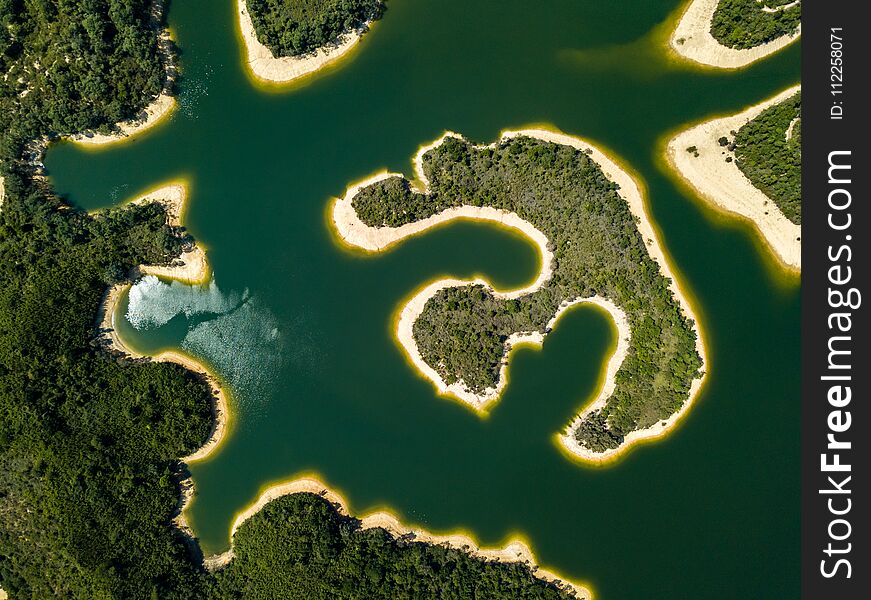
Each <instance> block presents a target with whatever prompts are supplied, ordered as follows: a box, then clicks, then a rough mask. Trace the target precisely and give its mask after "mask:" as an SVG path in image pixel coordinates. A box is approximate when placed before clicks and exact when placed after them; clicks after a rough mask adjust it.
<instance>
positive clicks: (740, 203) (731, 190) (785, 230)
mask: <svg viewBox="0 0 871 600" xmlns="http://www.w3.org/2000/svg"><path fill="white" fill-rule="evenodd" d="M800 90H801V86H798V85H797V86H794V87H791V88H789V89H787V90H784V91H783V92H781V93H779V94H777V95H776V96H774V97H773V98H769V99H768V100H765V101H764V102H760V103H759V104H756V105H755V106H751V107H750V108H747V109H746V110H744V111H742V112H740V113H738V114H736V115H732V116H728V117H722V118H719V119H712V120H710V121H705V122H703V123H699V124H698V125H695V126H694V127H691V128H689V129H687V130H686V131H683V132H681V133H679V134H678V135H676V136H675V137H674V138H672V139H671V140H670V141H669V142H668V148H667V150H666V155H667V158H668V161H669V163H670V164H671V165H672V167H673V168H674V170H675V171H676V172H677V173H678V174H679V175H680V176H681V178H683V179H684V180H685V181H686V182H687V183H688V184H689V185H690V186H691V187H692V188H693V189H694V190H695V191H696V192H697V193H698V194H699V195H700V196H701V197H702V198H704V199H705V200H707V201H709V202H710V203H711V204H713V205H714V206H715V207H717V208H719V209H720V210H723V211H726V212H729V213H734V214H738V215H740V216H742V217H744V218H746V219H749V220H750V221H751V222H752V223H753V224H754V225H755V226H756V228H757V230H759V232H760V233H761V234H762V237H763V239H764V240H765V242H766V243H767V244H768V245H769V246H770V247H771V249H772V250H774V253H775V254H776V255H777V257H778V258H779V259H780V261H781V262H782V263H784V264H785V265H786V266H787V267H790V268H792V269H796V270H799V271H800V270H801V226H800V225H796V224H795V223H793V222H792V221H790V220H789V219H787V218H786V217H785V216H784V215H783V213H782V212H781V211H780V209H779V208H778V207H777V205H776V204H775V203H774V201H773V200H771V199H770V198H769V197H768V196H766V195H765V194H764V193H762V192H761V191H760V190H759V189H757V188H756V187H755V186H754V185H753V184H752V183H751V182H750V180H749V179H747V176H746V175H744V173H743V172H741V169H739V168H738V166H737V165H736V164H735V161H732V162H728V163H727V162H726V160H725V156H724V155H723V148H722V147H721V146H720V144H719V143H718V142H717V140H718V139H719V138H721V137H724V136H725V137H727V138H729V139H731V138H732V137H733V136H732V134H731V133H730V132H731V131H738V130H739V129H740V128H741V127H742V126H744V125H745V124H746V123H747V122H748V121H750V120H752V119H754V118H755V117H756V116H758V115H759V113H761V112H762V111H764V110H765V109H766V108H768V107H770V106H773V105H775V104H777V103H778V102H782V101H784V100H786V99H787V98H789V97H790V96H792V95H794V94H795V93H796V92H798V91H800ZM692 146H695V147H696V148H697V152H698V154H699V155H698V157H696V156H694V155H693V154H691V153H690V152H687V150H686V149H687V148H689V147H692Z"/></svg>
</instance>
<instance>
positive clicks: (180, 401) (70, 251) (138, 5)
mask: <svg viewBox="0 0 871 600" xmlns="http://www.w3.org/2000/svg"><path fill="white" fill-rule="evenodd" d="M161 28H162V25H161V21H160V14H159V12H155V11H154V10H153V9H152V5H151V3H150V2H149V1H148V0H26V1H21V0H0V67H2V69H3V71H4V73H8V74H9V75H7V77H5V78H4V79H0V175H2V177H3V178H4V182H3V183H4V184H5V198H4V201H3V205H2V208H0V587H2V588H3V589H5V590H6V591H7V592H9V594H10V596H11V597H12V598H83V599H88V600H90V599H93V598H162V599H163V598H179V599H182V600H189V599H191V598H208V597H215V598H221V597H224V598H239V597H243V596H244V597H266V596H268V597H304V596H300V595H297V593H302V592H301V590H306V589H312V590H315V591H316V592H317V593H320V594H321V595H320V596H318V595H314V596H313V597H315V598H317V597H321V598H323V597H326V596H325V595H324V594H325V593H326V592H325V591H324V590H330V589H364V590H371V591H372V594H375V595H369V596H359V597H377V594H378V593H379V592H378V590H379V589H380V588H379V587H378V586H377V584H375V583H373V581H374V580H372V579H371V578H370V579H367V580H365V581H364V580H362V579H361V575H360V572H359V564H358V563H356V562H353V561H351V560H350V559H354V560H357V558H358V557H359V556H362V555H364V554H363V553H368V554H365V556H367V557H368V558H367V560H369V561H370V563H371V566H367V570H366V573H367V576H369V575H371V576H374V575H376V574H378V573H381V574H385V575H386V574H389V573H397V574H398V575H397V577H400V578H402V580H401V581H399V582H397V583H396V584H395V586H394V587H392V588H385V589H395V590H398V589H407V590H418V589H430V590H432V589H437V590H439V593H440V590H441V589H444V590H446V593H448V592H450V593H454V594H456V593H457V592H456V590H458V589H459V590H463V589H466V588H469V589H471V588H476V589H480V590H483V591H487V592H489V593H490V595H489V596H486V595H482V596H480V597H494V598H495V597H505V598H510V597H517V598H556V597H564V596H565V594H562V593H561V592H560V593H557V591H556V589H555V588H553V587H552V586H545V585H544V584H541V583H540V582H537V581H536V580H534V578H533V577H532V575H531V571H530V570H529V568H528V567H526V566H525V565H508V566H503V565H489V564H486V563H484V562H482V561H478V560H475V559H472V558H470V557H468V556H467V555H464V554H463V553H460V552H455V551H447V550H445V549H439V548H432V549H430V548H427V547H423V546H421V547H419V545H408V546H404V545H402V544H399V543H398V542H396V541H394V540H393V539H392V538H390V537H389V536H386V535H383V534H379V533H377V532H375V533H358V534H354V536H353V537H352V538H350V539H344V538H343V539H342V540H341V544H344V546H341V547H340V546H339V541H338V540H332V541H330V545H331V546H332V545H333V544H335V545H336V548H337V552H339V553H338V554H331V555H323V556H321V558H322V559H323V560H321V561H320V562H319V563H318V564H317V565H313V564H312V563H311V561H309V560H308V559H307V558H306V556H305V554H296V555H294V556H293V560H291V561H289V560H288V556H287V554H286V549H285V547H284V546H282V545H281V544H277V545H276V544H275V543H274V541H275V540H277V539H282V540H297V545H298V546H299V545H304V544H306V543H308V541H307V536H308V535H309V533H310V532H311V531H332V530H333V529H334V528H335V527H336V523H337V522H338V521H339V520H340V519H339V518H338V517H337V516H336V515H335V513H334V512H333V513H331V512H329V511H324V510H319V511H318V510H316V509H309V508H307V504H312V501H311V500H310V499H309V500H305V499H303V500H295V499H288V500H285V501H283V502H281V503H278V504H277V508H275V509H271V510H269V511H266V512H265V513H263V514H258V515H255V516H254V517H253V518H252V519H251V520H250V522H249V523H248V524H246V527H245V528H243V530H242V531H241V532H240V538H239V540H240V542H241V544H240V547H239V552H238V553H239V556H240V559H241V560H240V562H239V564H235V563H234V564H232V565H231V567H230V570H228V571H227V572H226V573H225V574H221V575H219V576H218V577H215V576H214V575H212V574H209V573H207V572H205V571H204V570H203V568H202V563H201V561H199V559H197V558H196V557H195V556H196V553H195V552H194V551H193V548H192V545H191V541H190V540H187V539H186V538H185V537H184V535H183V534H182V533H181V531H180V530H179V529H178V528H176V527H175V526H174V524H173V523H172V518H173V515H174V514H175V513H176V512H177V511H178V508H179V504H180V486H179V480H180V478H181V477H182V473H183V471H184V469H183V465H181V464H180V463H179V461H178V457H180V456H185V455H187V454H189V453H190V452H192V451H193V450H194V449H196V448H198V447H199V446H200V445H202V443H204V442H205V440H206V438H207V436H208V434H209V431H210V427H211V424H212V423H211V418H212V416H211V411H210V406H209V394H210V391H209V388H208V386H207V385H206V383H205V382H204V381H202V380H201V378H200V377H198V376H197V375H195V374H194V373H191V372H190V371H187V370H185V369H183V368H182V367H180V366H178V365H174V364H168V363H152V362H148V361H144V362H143V361H132V360H128V359H125V358H122V357H116V356H112V355H110V353H109V352H107V351H106V350H105V349H104V348H103V347H102V345H101V341H100V338H99V336H98V332H97V331H95V316H96V313H97V308H98V305H99V303H100V301H101V297H102V295H103V293H104V292H105V290H106V287H107V286H108V285H109V284H112V283H116V282H118V281H122V280H124V279H125V278H126V277H127V274H128V273H129V272H130V270H131V268H132V267H134V266H135V265H138V264H141V263H150V264H160V263H167V262H169V261H171V260H172V259H173V258H175V257H177V256H178V254H179V253H180V251H181V250H182V249H183V248H184V247H185V245H186V244H189V243H190V240H189V239H188V238H187V237H186V235H185V234H184V231H183V230H181V229H178V228H172V227H169V226H167V224H166V215H165V210H164V208H163V207H162V206H160V205H158V204H155V203H151V204H145V205H139V206H127V207H124V208H119V209H112V210H109V211H104V212H103V214H101V215H99V216H96V217H95V216H91V215H88V214H86V213H84V212H82V211H79V210H77V209H75V208H72V207H70V206H68V205H66V204H65V203H64V202H63V200H62V199H60V198H58V197H57V196H56V195H55V194H54V193H53V191H52V190H51V189H50V187H49V186H48V184H47V183H46V182H45V180H43V179H41V178H40V177H38V171H39V164H38V161H39V160H40V154H41V150H42V147H41V144H42V143H43V140H45V139H46V138H50V139H51V138H55V137H57V136H59V135H65V134H71V133H74V132H77V131H81V130H85V129H98V130H104V131H107V130H109V129H110V127H111V124H113V123H115V122H117V121H120V120H124V119H127V118H132V117H136V116H137V115H138V114H139V113H140V112H141V111H142V110H143V108H144V107H145V106H146V105H147V104H148V103H149V102H150V101H151V100H152V99H153V98H154V97H155V96H156V95H157V94H158V93H159V92H160V91H161V89H164V88H165V87H166V85H167V81H166V69H165V65H162V64H161V56H162V55H164V54H165V49H164V50H161V48H160V43H161V38H160V32H161ZM35 140H36V141H37V142H38V143H34V141H35ZM295 511H299V513H300V514H295ZM347 522H350V521H347V520H345V521H343V523H347ZM342 527H343V528H344V529H343V530H349V531H350V529H352V528H350V529H349V525H347V524H344V525H342ZM339 557H346V558H348V559H349V561H348V562H341V561H335V560H334V559H337V558H339ZM324 561H326V562H324ZM394 561H396V564H394ZM439 566H444V567H445V569H446V570H443V571H440V572H438V573H437V572H436V571H435V570H432V571H430V570H427V568H433V569H434V568H435V567H439ZM418 567H419V568H418ZM448 568H450V569H453V571H452V574H450V575H449V574H448V573H449V572H448V570H447V569H448ZM269 569H276V570H275V571H270V570H269ZM323 569H327V570H329V573H330V579H329V581H326V582H321V581H320V580H319V579H318V577H319V575H320V574H321V573H322V572H323V571H322V570H323ZM376 572H377V573H376ZM416 577H417V578H421V580H420V581H415V580H414V578H416ZM472 578H474V579H472ZM273 579H274V580H275V582H276V585H278V584H280V585H281V586H282V587H281V588H280V591H275V590H273V591H272V592H267V591H266V590H267V586H268V585H269V582H270V581H272V580H273ZM479 579H480V581H479ZM309 586H314V587H309ZM330 586H333V587H330ZM359 586H362V587H359ZM402 586H405V587H402ZM464 586H465V587H464ZM275 589H276V590H278V589H279V588H275ZM252 590H254V591H256V590H259V591H258V592H257V593H258V594H259V596H253V595H252V593H253V592H252ZM494 590H506V594H505V595H502V596H494V595H493V594H495V593H496V592H495V591H494ZM515 590H518V592H517V595H514V592H515ZM482 593H483V592H482ZM385 594H387V592H385V593H384V594H382V596H381V597H389V596H387V595H385ZM560 594H561V595H560ZM445 597H451V596H448V595H446V596H445ZM453 597H457V596H456V595H455V596H453Z"/></svg>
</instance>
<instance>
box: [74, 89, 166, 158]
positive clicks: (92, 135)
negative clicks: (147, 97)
mask: <svg viewBox="0 0 871 600" xmlns="http://www.w3.org/2000/svg"><path fill="white" fill-rule="evenodd" d="M176 105H177V103H176V100H175V97H174V96H170V95H169V94H167V93H166V92H164V93H162V94H160V96H158V97H157V98H156V99H155V100H154V101H153V102H152V103H151V104H149V105H148V106H146V107H145V109H143V111H142V113H141V115H140V116H139V117H137V118H135V119H131V120H129V121H123V122H121V123H118V124H117V125H116V127H117V128H118V131H116V132H114V133H110V134H108V135H107V134H104V133H96V132H86V133H77V134H76V135H71V136H69V139H70V140H71V141H73V142H75V143H77V144H82V145H84V146H105V145H106V144H113V143H115V142H121V141H124V140H126V139H127V138H129V137H130V136H133V135H136V134H138V133H142V132H144V131H147V130H149V129H151V128H153V127H155V126H156V125H159V124H160V123H161V122H163V121H164V120H165V119H167V118H168V117H169V116H170V115H171V114H172V112H173V110H175V108H176Z"/></svg>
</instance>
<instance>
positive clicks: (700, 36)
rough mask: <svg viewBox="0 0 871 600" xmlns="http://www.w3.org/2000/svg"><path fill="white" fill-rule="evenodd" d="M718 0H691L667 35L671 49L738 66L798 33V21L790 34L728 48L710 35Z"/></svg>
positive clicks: (691, 57) (724, 66)
mask: <svg viewBox="0 0 871 600" xmlns="http://www.w3.org/2000/svg"><path fill="white" fill-rule="evenodd" d="M718 3H719V0H690V2H689V5H688V6H687V9H686V11H685V12H684V13H683V16H682V17H681V18H680V21H679V22H678V24H677V27H675V29H674V32H672V34H671V37H670V38H669V45H670V47H671V49H672V50H674V51H675V52H676V53H677V54H678V55H679V56H681V57H683V58H685V59H688V60H691V61H694V62H697V63H701V64H703V65H709V66H712V67H719V68H722V69H737V68H740V67H746V66H747V65H749V64H751V63H753V62H756V61H757V60H760V59H762V58H765V57H766V56H768V55H769V54H771V53H773V52H777V51H778V50H780V49H781V48H784V47H785V46H788V45H789V44H791V43H792V42H794V41H795V40H797V39H798V38H799V37H800V36H801V25H799V28H798V30H797V31H796V32H795V34H793V35H784V36H781V37H779V38H777V39H776V40H772V41H770V42H766V43H765V44H760V45H759V46H755V47H753V48H747V49H737V48H729V47H728V46H724V45H723V44H721V43H720V42H718V41H717V40H716V39H715V38H714V36H712V35H711V19H713V17H714V11H716V9H717V4H718Z"/></svg>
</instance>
